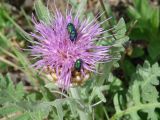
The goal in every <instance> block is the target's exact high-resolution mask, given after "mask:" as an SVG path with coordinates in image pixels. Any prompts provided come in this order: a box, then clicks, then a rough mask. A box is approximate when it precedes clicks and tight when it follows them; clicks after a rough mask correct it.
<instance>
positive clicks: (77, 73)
mask: <svg viewBox="0 0 160 120" xmlns="http://www.w3.org/2000/svg"><path fill="white" fill-rule="evenodd" d="M79 17H80V14H79V12H77V14H76V15H75V16H73V15H72V11H71V10H70V11H67V12H66V15H65V16H63V15H62V13H61V12H60V11H59V10H58V9H56V11H55V14H54V18H53V19H52V20H51V21H50V24H46V23H45V22H44V21H39V22H38V21H36V20H35V18H33V19H34V20H33V22H34V24H35V31H36V32H35V33H32V34H31V35H32V36H33V37H34V38H36V39H37V42H36V43H35V44H34V45H33V46H32V47H31V53H32V55H33V56H35V57H36V58H38V60H37V62H36V63H35V64H34V65H33V66H34V67H35V68H36V69H42V70H44V69H47V70H48V72H49V73H51V74H54V75H53V76H54V77H53V78H54V79H55V82H56V83H57V84H58V86H59V87H61V88H64V89H68V88H69V87H70V86H72V85H79V84H82V83H83V82H84V80H87V79H88V78H89V75H90V73H91V72H97V71H96V64H97V63H99V62H108V61H110V55H109V48H110V46H97V45H96V41H97V40H99V37H100V36H101V35H103V34H104V33H105V31H104V29H103V28H101V24H102V23H103V22H104V21H103V22H102V23H97V22H96V20H97V19H94V20H92V21H90V20H89V19H83V21H81V20H80V19H79ZM105 21H107V20H105ZM69 23H72V24H73V25H74V27H75V28H74V30H76V35H77V36H76V40H74V42H73V41H72V40H70V38H71V37H70V35H69V32H68V29H67V25H68V24H69ZM75 66H79V68H75ZM77 69H78V70H77Z"/></svg>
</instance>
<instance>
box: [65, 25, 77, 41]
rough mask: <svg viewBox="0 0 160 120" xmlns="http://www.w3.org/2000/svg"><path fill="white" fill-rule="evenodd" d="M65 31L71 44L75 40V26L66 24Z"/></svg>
mask: <svg viewBox="0 0 160 120" xmlns="http://www.w3.org/2000/svg"><path fill="white" fill-rule="evenodd" d="M67 30H68V33H69V38H70V40H71V41H72V42H73V41H75V40H76V39H77V31H76V28H75V26H74V25H73V24H72V23H68V25H67Z"/></svg>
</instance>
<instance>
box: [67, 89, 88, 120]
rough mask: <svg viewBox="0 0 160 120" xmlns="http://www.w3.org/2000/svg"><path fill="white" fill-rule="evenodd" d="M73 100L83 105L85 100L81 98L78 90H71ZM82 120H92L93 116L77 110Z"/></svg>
mask: <svg viewBox="0 0 160 120" xmlns="http://www.w3.org/2000/svg"><path fill="white" fill-rule="evenodd" d="M70 91H71V96H72V98H74V99H76V100H79V101H80V102H81V103H83V99H82V98H81V97H80V92H79V89H78V88H70ZM77 112H78V114H79V117H80V120H91V115H90V114H89V113H87V112H86V111H85V110H83V111H82V110H80V109H77Z"/></svg>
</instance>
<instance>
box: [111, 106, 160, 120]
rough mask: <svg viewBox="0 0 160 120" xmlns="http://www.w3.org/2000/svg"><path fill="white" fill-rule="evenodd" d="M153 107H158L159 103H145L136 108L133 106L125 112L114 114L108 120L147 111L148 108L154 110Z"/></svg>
mask: <svg viewBox="0 0 160 120" xmlns="http://www.w3.org/2000/svg"><path fill="white" fill-rule="evenodd" d="M155 107H160V103H147V104H140V105H138V106H133V107H130V108H127V109H126V110H123V111H120V112H118V113H116V114H114V115H113V116H112V117H111V119H110V120H116V119H117V118H119V117H121V116H123V115H126V114H129V113H132V112H135V111H138V110H140V109H149V108H155Z"/></svg>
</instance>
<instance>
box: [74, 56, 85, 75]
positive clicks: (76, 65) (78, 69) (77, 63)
mask: <svg viewBox="0 0 160 120" xmlns="http://www.w3.org/2000/svg"><path fill="white" fill-rule="evenodd" d="M82 64H83V61H82V60H81V59H77V60H76V62H75V64H74V68H75V70H77V71H78V72H80V71H81V68H82Z"/></svg>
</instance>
